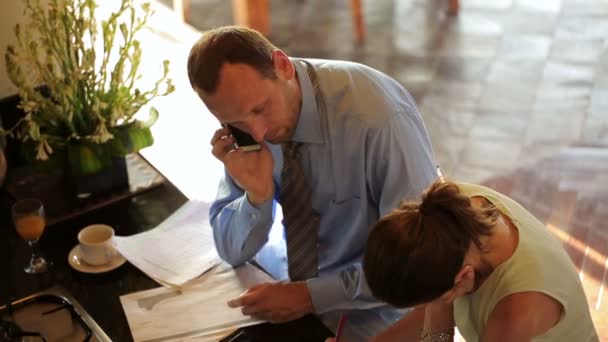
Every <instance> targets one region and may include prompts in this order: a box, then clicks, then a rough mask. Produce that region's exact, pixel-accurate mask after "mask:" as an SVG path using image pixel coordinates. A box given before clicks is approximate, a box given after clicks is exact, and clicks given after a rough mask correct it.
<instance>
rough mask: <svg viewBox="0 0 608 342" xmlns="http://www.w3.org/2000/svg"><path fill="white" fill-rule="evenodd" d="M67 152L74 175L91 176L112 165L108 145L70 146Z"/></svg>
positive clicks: (84, 144)
mask: <svg viewBox="0 0 608 342" xmlns="http://www.w3.org/2000/svg"><path fill="white" fill-rule="evenodd" d="M67 150H68V160H69V162H70V167H71V169H72V173H73V174H74V175H88V174H93V173H96V172H99V171H101V170H103V169H105V168H108V167H110V166H111V165H112V154H111V147H110V146H109V145H108V144H95V143H82V144H70V145H68V146H67Z"/></svg>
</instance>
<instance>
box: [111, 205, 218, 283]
mask: <svg viewBox="0 0 608 342" xmlns="http://www.w3.org/2000/svg"><path fill="white" fill-rule="evenodd" d="M208 215H209V205H208V204H207V203H204V202H200V201H189V202H187V203H186V204H184V205H183V206H182V207H181V208H180V209H179V210H178V211H176V212H175V214H173V215H172V216H171V217H169V218H168V219H167V220H165V221H164V222H163V223H162V224H160V225H159V226H158V227H156V228H154V229H152V230H150V231H147V232H144V233H140V234H136V235H132V236H127V237H124V236H116V237H114V241H115V246H116V249H117V250H118V251H119V252H120V254H122V255H123V256H124V257H125V258H126V259H127V260H129V262H131V263H132V264H133V265H135V266H136V267H137V268H139V269H140V270H142V271H143V272H144V273H146V274H147V275H148V276H149V277H151V278H152V279H154V280H156V281H157V282H159V283H160V284H161V285H164V286H168V287H171V286H178V287H179V286H182V285H183V284H185V283H186V282H188V281H190V280H192V279H194V278H196V277H198V276H200V275H201V274H203V273H204V272H206V271H207V270H209V269H210V268H211V267H213V266H215V265H217V264H218V263H220V261H221V259H220V258H219V256H218V254H217V251H216V249H215V245H214V243H213V234H212V230H211V226H210V225H209V216H208Z"/></svg>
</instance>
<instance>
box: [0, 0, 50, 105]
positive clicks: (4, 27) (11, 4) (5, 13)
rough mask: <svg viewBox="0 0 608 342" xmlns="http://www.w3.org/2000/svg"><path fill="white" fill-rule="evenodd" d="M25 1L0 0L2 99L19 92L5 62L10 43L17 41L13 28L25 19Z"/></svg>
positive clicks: (0, 77)
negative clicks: (7, 72)
mask: <svg viewBox="0 0 608 342" xmlns="http://www.w3.org/2000/svg"><path fill="white" fill-rule="evenodd" d="M47 1H48V0H41V3H47ZM23 8H24V6H23V1H14V0H10V1H0V13H2V20H0V99H1V98H5V97H7V96H9V95H13V94H15V93H16V92H17V90H16V88H15V87H14V86H13V84H12V83H11V81H10V80H9V79H8V75H7V74H6V65H5V63H4V52H5V51H6V47H7V46H8V45H9V44H14V43H15V33H14V31H13V28H14V27H15V24H17V23H22V22H24V21H25V18H24V16H23Z"/></svg>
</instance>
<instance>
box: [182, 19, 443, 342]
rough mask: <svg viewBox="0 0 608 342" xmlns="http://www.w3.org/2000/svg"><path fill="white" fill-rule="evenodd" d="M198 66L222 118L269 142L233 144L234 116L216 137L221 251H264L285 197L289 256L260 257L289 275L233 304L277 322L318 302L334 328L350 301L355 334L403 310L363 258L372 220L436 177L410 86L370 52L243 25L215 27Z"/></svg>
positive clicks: (196, 77) (197, 54)
mask: <svg viewBox="0 0 608 342" xmlns="http://www.w3.org/2000/svg"><path fill="white" fill-rule="evenodd" d="M188 74H189V78H190V82H191V85H192V87H193V89H194V90H195V91H196V92H197V94H198V95H199V96H200V98H201V99H202V101H203V102H204V103H205V105H206V106H207V107H208V108H209V110H210V111H211V113H212V114H213V115H214V116H215V117H216V118H217V119H218V120H219V122H221V123H222V124H226V125H231V126H232V127H235V128H237V129H239V130H242V131H244V132H247V133H249V134H250V135H251V136H252V137H253V138H254V139H255V140H256V141H257V142H259V143H260V145H261V148H260V150H258V151H244V150H243V149H237V148H235V145H234V138H233V137H232V136H231V134H230V129H229V128H221V129H218V130H217V131H216V133H215V135H214V136H213V138H212V139H211V145H212V146H213V147H212V152H213V154H214V156H215V157H217V158H218V159H219V160H220V161H221V162H222V163H224V166H225V169H226V175H225V177H224V179H222V180H221V183H220V186H219V191H218V195H217V198H216V201H215V202H214V203H213V204H212V206H211V213H210V219H211V225H212V227H213V234H214V239H215V243H216V247H217V250H218V253H219V254H220V256H221V257H222V258H223V259H224V260H226V261H227V262H228V263H230V264H232V265H239V264H242V263H244V262H247V261H249V260H251V259H252V258H254V257H255V256H256V254H258V252H260V250H262V248H263V247H264V246H265V244H266V243H267V241H268V239H269V238H268V236H269V232H270V229H271V226H272V223H273V220H274V210H273V203H274V200H277V201H278V202H279V203H281V205H282V207H283V216H284V223H285V233H284V234H285V239H286V245H287V248H286V249H287V260H285V257H284V256H282V257H281V258H279V257H277V258H275V260H273V261H272V262H271V263H274V264H275V265H269V263H268V262H265V261H264V260H259V259H258V261H259V262H260V263H261V264H262V265H264V266H268V265H269V267H270V268H275V269H276V268H277V267H276V264H278V263H280V264H281V265H283V266H285V264H287V266H285V267H286V268H288V271H289V278H290V280H291V282H282V283H274V284H264V285H261V286H257V287H255V288H252V289H250V290H249V291H248V292H247V293H245V294H243V295H242V296H241V297H239V298H237V299H235V300H233V301H231V302H230V303H229V305H231V306H234V307H241V308H242V312H243V313H244V314H246V315H251V316H254V317H258V318H261V319H265V320H268V321H271V322H284V321H289V320H293V319H297V318H299V317H302V316H304V315H306V314H309V313H315V314H319V315H322V318H323V319H324V321H325V322H326V324H328V326H330V327H334V328H335V322H336V321H337V317H338V316H339V313H341V312H343V311H349V316H348V317H349V320H348V324H347V326H346V328H345V333H346V336H351V337H350V340H363V339H365V338H367V337H369V336H371V335H373V334H375V333H376V332H378V331H380V330H381V329H382V328H383V327H385V326H387V325H388V324H390V323H392V322H393V321H394V320H396V319H397V318H399V317H401V316H402V315H403V311H398V310H396V309H394V308H390V307H388V306H386V305H385V304H382V303H380V302H378V301H377V300H375V299H373V298H372V297H371V295H370V293H369V290H368V288H367V285H366V283H365V281H364V277H363V273H362V270H361V264H360V262H361V257H362V254H363V248H364V245H365V241H366V239H367V235H368V233H369V229H370V226H371V224H372V223H374V222H375V221H376V220H377V219H378V218H379V217H380V215H383V214H385V213H387V212H389V211H390V210H391V209H393V208H395V207H396V206H397V205H398V203H399V201H400V200H401V199H403V198H412V197H413V196H415V195H416V194H417V193H419V192H420V191H422V190H423V189H424V188H426V186H428V185H429V184H430V183H431V182H432V181H433V180H434V179H435V178H436V170H435V164H434V160H433V155H432V150H431V144H430V141H429V137H428V135H427V132H426V130H425V128H424V125H423V123H422V120H421V118H420V115H419V113H418V111H417V109H416V106H415V104H414V101H413V99H412V97H411V96H410V95H409V94H408V93H407V91H405V90H404V89H403V87H402V86H401V85H399V84H398V83H397V82H396V81H394V80H393V79H391V78H389V77H388V76H386V75H384V74H382V73H381V72H379V71H376V70H374V69H371V68H369V67H366V66H363V65H360V64H356V63H350V62H342V61H325V60H304V59H290V58H289V57H288V56H287V55H286V54H285V53H284V52H283V51H281V50H279V49H277V48H276V47H275V46H273V45H272V44H271V43H270V42H269V41H268V40H267V39H265V38H264V37H263V36H261V35H260V34H259V33H258V32H256V31H253V30H250V29H246V28H242V27H222V28H219V29H216V30H212V31H209V32H207V33H205V34H204V35H203V37H202V38H201V39H200V40H199V41H198V42H197V43H195V44H194V46H193V47H192V50H191V52H190V56H189V59H188ZM218 127H219V124H218ZM302 182H303V183H302ZM297 184H299V187H298V188H297V189H296V190H294V189H293V187H295V186H296V185H297ZM301 184H305V185H301ZM302 203H303V204H302ZM298 205H301V206H300V207H298ZM298 215H300V217H298ZM298 233H299V235H298ZM302 246H306V247H305V248H303V247H302ZM272 273H273V275H275V277H278V278H285V277H282V276H283V275H284V274H283V275H281V274H277V272H272ZM279 273H280V272H279Z"/></svg>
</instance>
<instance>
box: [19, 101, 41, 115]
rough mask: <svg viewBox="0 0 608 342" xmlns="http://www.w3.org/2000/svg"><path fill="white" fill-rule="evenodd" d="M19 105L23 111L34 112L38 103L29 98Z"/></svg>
mask: <svg viewBox="0 0 608 342" xmlns="http://www.w3.org/2000/svg"><path fill="white" fill-rule="evenodd" d="M19 107H21V109H23V111H24V112H25V113H35V112H36V111H38V107H39V106H38V103H37V102H35V101H32V100H29V101H27V102H25V103H22V104H21V105H20V106H19Z"/></svg>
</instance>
